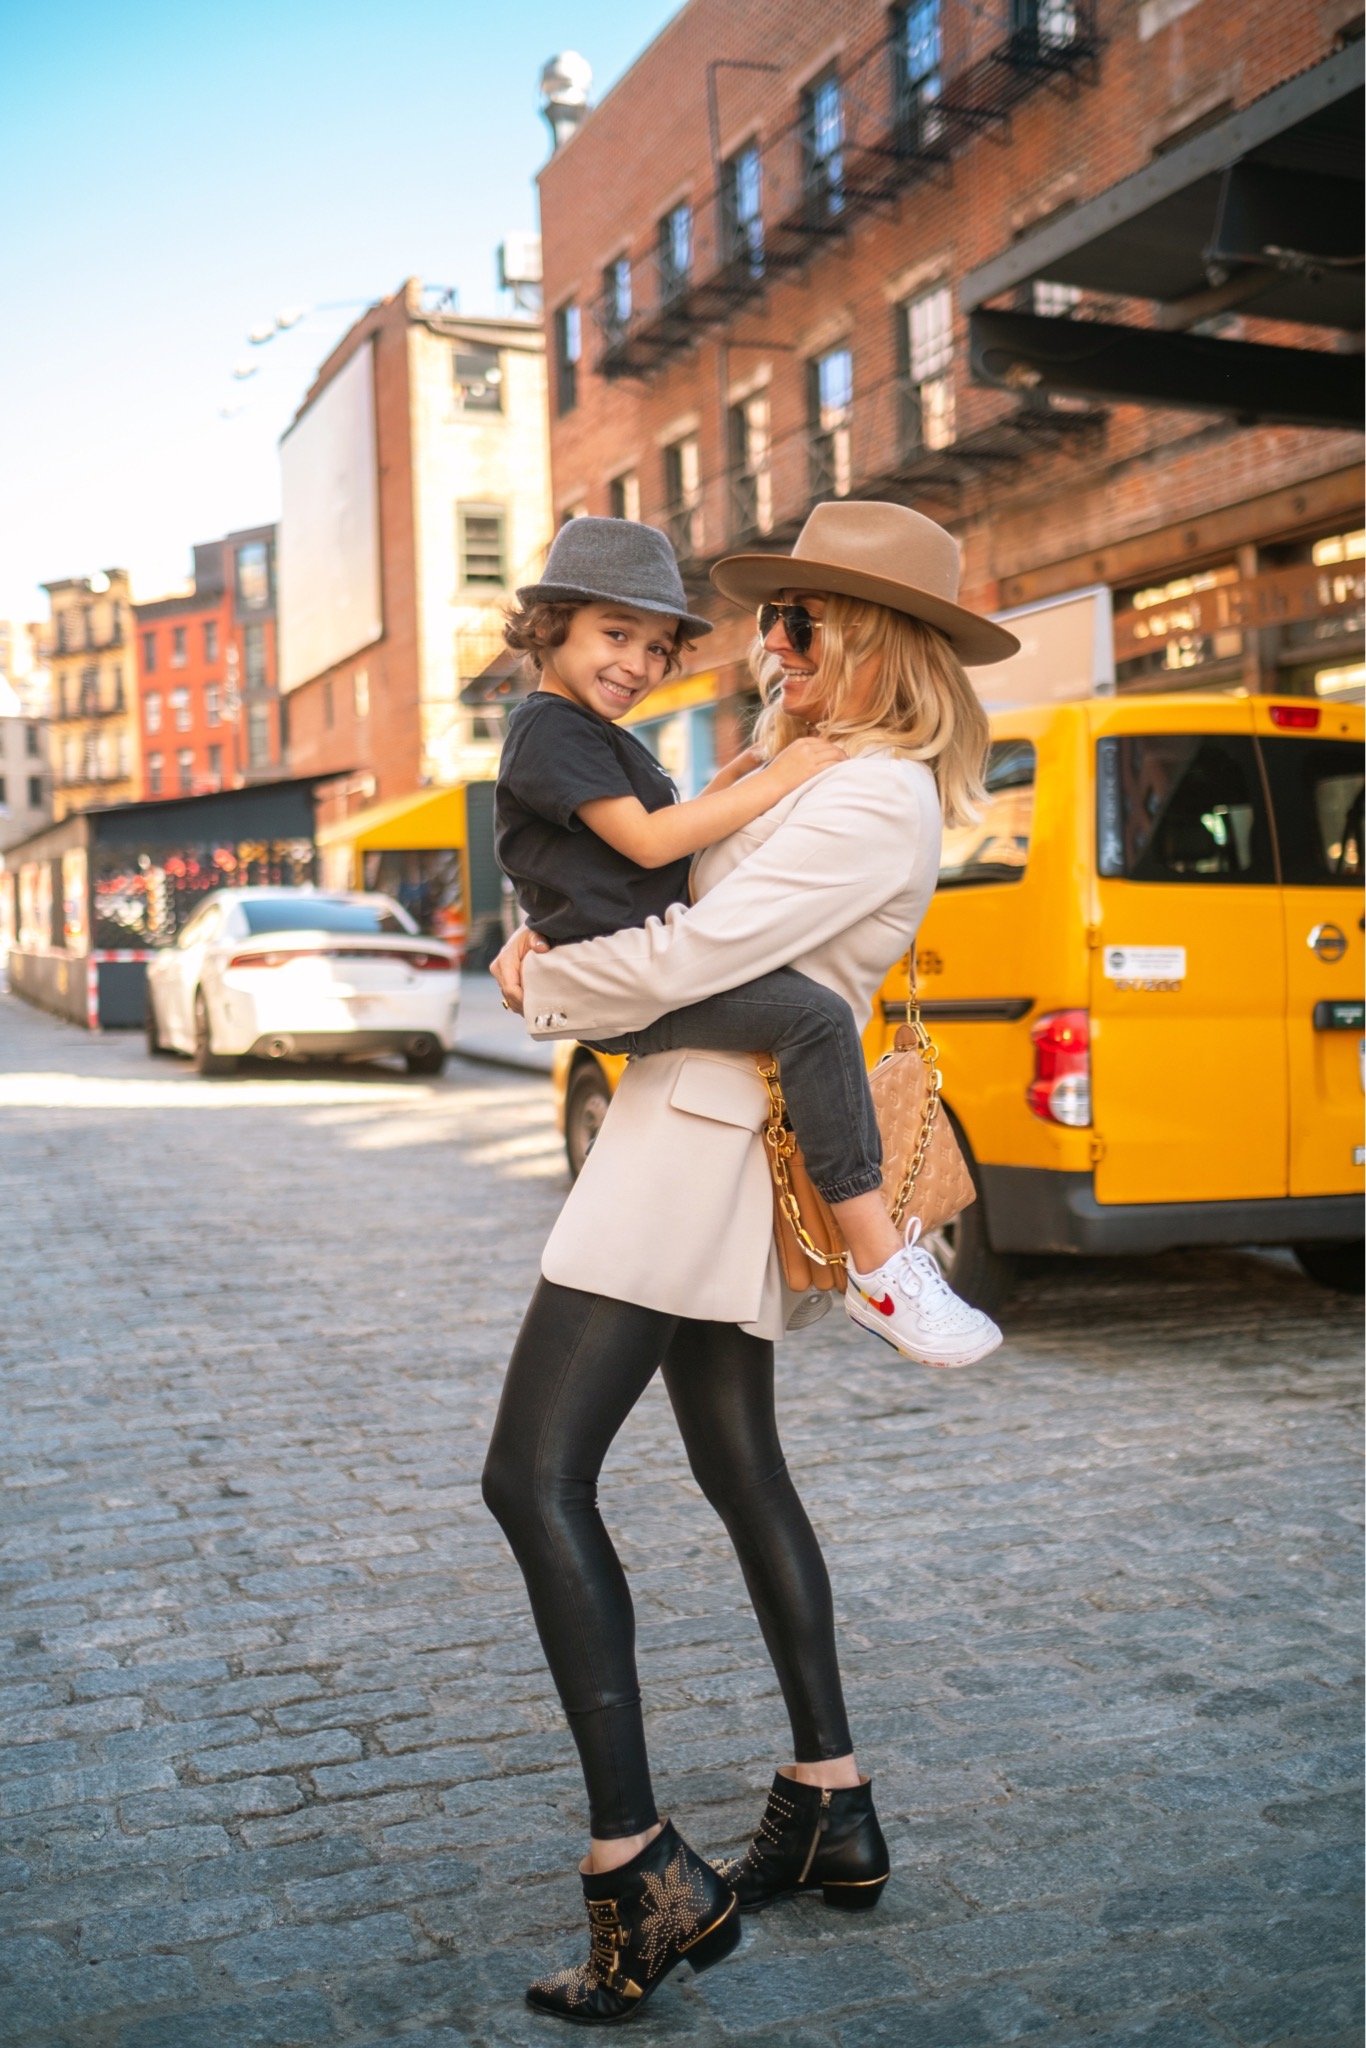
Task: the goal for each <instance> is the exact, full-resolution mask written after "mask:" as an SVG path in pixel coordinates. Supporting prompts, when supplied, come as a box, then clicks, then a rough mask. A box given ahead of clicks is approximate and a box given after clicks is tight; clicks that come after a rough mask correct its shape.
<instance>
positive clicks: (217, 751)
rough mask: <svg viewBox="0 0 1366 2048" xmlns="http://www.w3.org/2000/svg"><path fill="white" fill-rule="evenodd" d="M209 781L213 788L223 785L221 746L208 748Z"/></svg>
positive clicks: (219, 787)
mask: <svg viewBox="0 0 1366 2048" xmlns="http://www.w3.org/2000/svg"><path fill="white" fill-rule="evenodd" d="M209 781H210V782H211V783H212V784H213V786H214V788H215V789H221V788H222V787H223V749H222V748H221V747H210V748H209Z"/></svg>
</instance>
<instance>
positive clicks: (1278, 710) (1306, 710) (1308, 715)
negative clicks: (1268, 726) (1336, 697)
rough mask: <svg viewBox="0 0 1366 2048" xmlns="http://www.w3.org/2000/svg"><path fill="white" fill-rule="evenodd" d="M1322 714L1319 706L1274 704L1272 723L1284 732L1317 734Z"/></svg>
mask: <svg viewBox="0 0 1366 2048" xmlns="http://www.w3.org/2000/svg"><path fill="white" fill-rule="evenodd" d="M1322 715H1323V714H1322V712H1321V710H1320V708H1319V706H1318V705H1317V704H1273V705H1272V706H1271V723H1272V724H1273V725H1278V726H1280V728H1281V730H1282V732H1317V731H1318V727H1319V719H1320V718H1321V717H1322Z"/></svg>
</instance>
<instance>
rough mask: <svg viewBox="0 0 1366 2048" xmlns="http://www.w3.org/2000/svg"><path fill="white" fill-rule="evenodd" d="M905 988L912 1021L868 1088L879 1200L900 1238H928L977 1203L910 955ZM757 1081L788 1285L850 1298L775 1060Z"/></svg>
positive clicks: (838, 1245) (836, 1238) (767, 1058)
mask: <svg viewBox="0 0 1366 2048" xmlns="http://www.w3.org/2000/svg"><path fill="white" fill-rule="evenodd" d="M907 980H908V988H909V995H910V1000H909V1001H908V1003H907V1005H906V1022H905V1023H904V1024H902V1025H900V1026H899V1027H898V1029H897V1034H896V1039H895V1041H894V1045H893V1050H892V1051H891V1052H889V1053H887V1054H885V1055H884V1057H883V1058H882V1059H880V1060H879V1061H878V1064H877V1065H876V1066H875V1067H874V1069H873V1071H872V1073H871V1074H870V1075H869V1077H868V1085H869V1087H870V1088H871V1090H872V1095H873V1108H874V1111H875V1112H876V1115H877V1122H878V1129H879V1131H880V1132H881V1134H882V1192H883V1196H884V1198H885V1199H886V1202H887V1207H888V1210H889V1212H890V1215H891V1218H892V1221H893V1223H894V1224H895V1225H896V1227H897V1229H898V1230H900V1229H901V1228H902V1226H903V1224H905V1223H906V1222H907V1221H908V1219H909V1218H910V1217H915V1218H916V1219H918V1221H919V1223H920V1228H921V1231H922V1232H929V1231H931V1230H938V1229H939V1227H940V1225H941V1224H944V1223H948V1222H950V1221H951V1220H952V1218H953V1217H955V1216H957V1215H959V1214H961V1212H962V1211H963V1210H964V1209H966V1208H967V1206H968V1204H969V1202H972V1201H974V1200H975V1199H976V1190H975V1189H974V1187H973V1185H972V1176H971V1174H970V1173H969V1172H968V1167H967V1161H966V1160H965V1159H964V1157H963V1154H962V1152H961V1150H960V1149H959V1144H958V1140H957V1138H955V1136H954V1134H953V1126H952V1124H951V1123H950V1122H949V1120H948V1118H947V1117H946V1116H941V1115H940V1095H941V1092H942V1089H943V1076H942V1074H941V1073H940V1071H939V1048H938V1046H937V1045H936V1044H935V1042H934V1040H933V1039H932V1038H931V1037H930V1034H929V1031H928V1030H927V1028H926V1025H925V1020H924V1017H923V1016H922V1015H921V1010H920V991H919V989H918V987H917V985H916V975H915V955H914V951H912V952H911V953H910V954H909V955H908V956H907ZM759 1073H760V1075H761V1076H762V1078H763V1081H764V1085H765V1086H766V1087H767V1089H768V1120H767V1122H766V1123H765V1125H764V1143H765V1145H766V1146H767V1148H768V1163H769V1168H770V1171H771V1172H772V1175H773V1207H774V1225H773V1227H774V1234H775V1237H776V1239H777V1245H778V1255H779V1258H780V1260H781V1262H782V1269H783V1279H784V1280H785V1281H786V1283H787V1285H788V1286H789V1287H791V1288H793V1289H794V1290H795V1291H797V1292H799V1293H803V1292H805V1293H809V1292H811V1291H812V1290H813V1289H814V1290H815V1291H817V1292H820V1293H825V1292H828V1291H829V1290H830V1289H831V1288H836V1287H837V1288H839V1289H840V1291H841V1292H843V1290H844V1288H845V1286H846V1284H847V1279H848V1275H847V1273H846V1271H845V1265H844V1243H843V1240H842V1239H841V1237H840V1233H839V1230H838V1228H837V1226H836V1223H835V1219H834V1217H833V1215H832V1214H831V1212H830V1207H829V1204H828V1203H827V1202H825V1201H824V1200H823V1199H822V1197H821V1195H820V1194H819V1193H818V1192H817V1190H816V1187H815V1184H814V1183H813V1181H812V1179H811V1176H810V1175H809V1174H808V1172H807V1170H806V1165H805V1162H804V1161H803V1159H802V1154H801V1147H800V1146H799V1145H798V1143H797V1140H796V1137H795V1135H794V1133H793V1132H792V1130H791V1129H790V1128H789V1126H788V1123H787V1105H786V1103H785V1101H784V1099H783V1090H782V1081H781V1078H780V1076H779V1072H778V1062H777V1060H776V1059H774V1057H773V1055H772V1054H771V1053H766V1054H764V1055H762V1056H761V1057H760V1060H759Z"/></svg>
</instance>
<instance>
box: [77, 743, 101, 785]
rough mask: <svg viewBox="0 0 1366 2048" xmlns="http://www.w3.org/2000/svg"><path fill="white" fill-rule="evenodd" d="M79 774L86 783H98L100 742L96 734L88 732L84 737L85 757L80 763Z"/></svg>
mask: <svg viewBox="0 0 1366 2048" xmlns="http://www.w3.org/2000/svg"><path fill="white" fill-rule="evenodd" d="M81 772H82V774H83V775H84V777H85V780H86V781H87V782H98V781H99V779H100V740H99V734H98V733H93V732H88V733H87V734H86V736H85V755H84V759H83V761H82V763H81Z"/></svg>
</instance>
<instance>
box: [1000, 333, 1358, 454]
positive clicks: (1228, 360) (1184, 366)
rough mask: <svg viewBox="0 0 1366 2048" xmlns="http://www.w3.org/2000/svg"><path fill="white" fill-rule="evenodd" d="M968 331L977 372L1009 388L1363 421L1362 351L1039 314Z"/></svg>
mask: <svg viewBox="0 0 1366 2048" xmlns="http://www.w3.org/2000/svg"><path fill="white" fill-rule="evenodd" d="M968 333H969V346H970V349H971V355H972V368H973V373H974V375H975V376H977V377H978V378H979V379H980V380H981V381H982V382H983V383H985V384H996V385H999V386H1001V387H1003V388H1004V389H1006V390H1010V391H1028V390H1044V391H1059V392H1067V393H1069V394H1072V395H1075V396H1077V397H1082V398H1092V399H1097V400H1100V401H1110V402H1112V403H1113V402H1119V403H1127V404H1131V405H1173V406H1193V407H1194V408H1195V409H1196V410H1197V411H1201V412H1218V413H1225V414H1231V415H1232V416H1233V417H1234V418H1235V419H1236V420H1238V421H1239V422H1240V423H1242V424H1244V425H1265V426H1287V427H1333V428H1338V427H1346V428H1349V429H1353V430H1355V429H1359V428H1360V426H1361V422H1362V414H1363V399H1364V398H1366V391H1364V390H1363V369H1366V365H1364V364H1363V360H1362V358H1361V357H1360V356H1356V355H1351V356H1349V355H1330V354H1329V353H1328V352H1327V351H1320V350H1315V349H1302V348H1269V347H1267V346H1265V345H1264V344H1263V343H1260V342H1248V341H1218V340H1216V339H1215V338H1214V337H1213V336H1211V335H1206V334H1162V333H1158V332H1156V331H1155V330H1154V329H1152V328H1149V327H1112V326H1109V325H1104V324H1102V323H1101V322H1099V321H1095V320H1046V319H1042V318H1040V316H1039V315H1037V314H1034V313H992V312H981V311H978V312H975V313H974V314H973V315H972V317H971V319H970V321H969V323H968Z"/></svg>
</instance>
